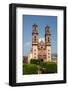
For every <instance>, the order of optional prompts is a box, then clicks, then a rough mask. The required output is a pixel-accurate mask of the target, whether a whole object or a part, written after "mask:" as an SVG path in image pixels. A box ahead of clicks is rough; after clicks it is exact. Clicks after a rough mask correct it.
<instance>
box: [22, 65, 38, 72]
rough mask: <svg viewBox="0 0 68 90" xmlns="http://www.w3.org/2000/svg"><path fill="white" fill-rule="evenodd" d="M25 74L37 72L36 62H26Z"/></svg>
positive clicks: (24, 66)
mask: <svg viewBox="0 0 68 90" xmlns="http://www.w3.org/2000/svg"><path fill="white" fill-rule="evenodd" d="M23 74H37V65H35V64H24V65H23Z"/></svg>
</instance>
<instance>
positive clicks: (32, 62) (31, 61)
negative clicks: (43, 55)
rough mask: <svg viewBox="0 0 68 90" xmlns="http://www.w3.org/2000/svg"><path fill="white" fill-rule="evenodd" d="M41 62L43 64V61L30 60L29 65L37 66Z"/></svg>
mask: <svg viewBox="0 0 68 90" xmlns="http://www.w3.org/2000/svg"><path fill="white" fill-rule="evenodd" d="M42 62H43V59H31V60H30V63H31V64H36V65H39V64H40V63H42Z"/></svg>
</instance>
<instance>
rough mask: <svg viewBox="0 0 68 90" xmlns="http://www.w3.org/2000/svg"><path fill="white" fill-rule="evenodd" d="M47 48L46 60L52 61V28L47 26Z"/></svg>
mask: <svg viewBox="0 0 68 90" xmlns="http://www.w3.org/2000/svg"><path fill="white" fill-rule="evenodd" d="M45 47H46V59H47V61H51V33H50V27H49V26H48V25H47V26H46V27H45Z"/></svg>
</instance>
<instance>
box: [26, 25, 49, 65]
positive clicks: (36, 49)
mask: <svg viewBox="0 0 68 90" xmlns="http://www.w3.org/2000/svg"><path fill="white" fill-rule="evenodd" d="M38 31H39V30H38V25H36V24H34V25H32V48H31V51H30V53H29V55H28V62H29V63H30V60H31V59H39V60H44V62H45V61H51V33H50V27H49V26H48V25H47V26H46V27H45V33H44V39H45V40H44V41H43V40H41V41H39V32H38Z"/></svg>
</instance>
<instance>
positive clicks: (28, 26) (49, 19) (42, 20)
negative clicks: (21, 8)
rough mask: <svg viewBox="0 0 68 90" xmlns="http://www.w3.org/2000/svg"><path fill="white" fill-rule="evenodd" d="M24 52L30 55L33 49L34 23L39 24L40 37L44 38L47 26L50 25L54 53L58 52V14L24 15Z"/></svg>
mask: <svg viewBox="0 0 68 90" xmlns="http://www.w3.org/2000/svg"><path fill="white" fill-rule="evenodd" d="M22 18H23V20H22V22H23V23H24V24H23V25H24V27H23V44H24V45H23V48H24V50H23V53H24V55H28V53H29V52H30V49H31V43H32V42H31V41H32V25H33V24H37V25H38V32H39V38H44V34H45V26H46V25H49V27H50V32H51V41H52V43H51V45H52V54H54V53H55V54H57V16H35V15H23V16H22Z"/></svg>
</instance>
